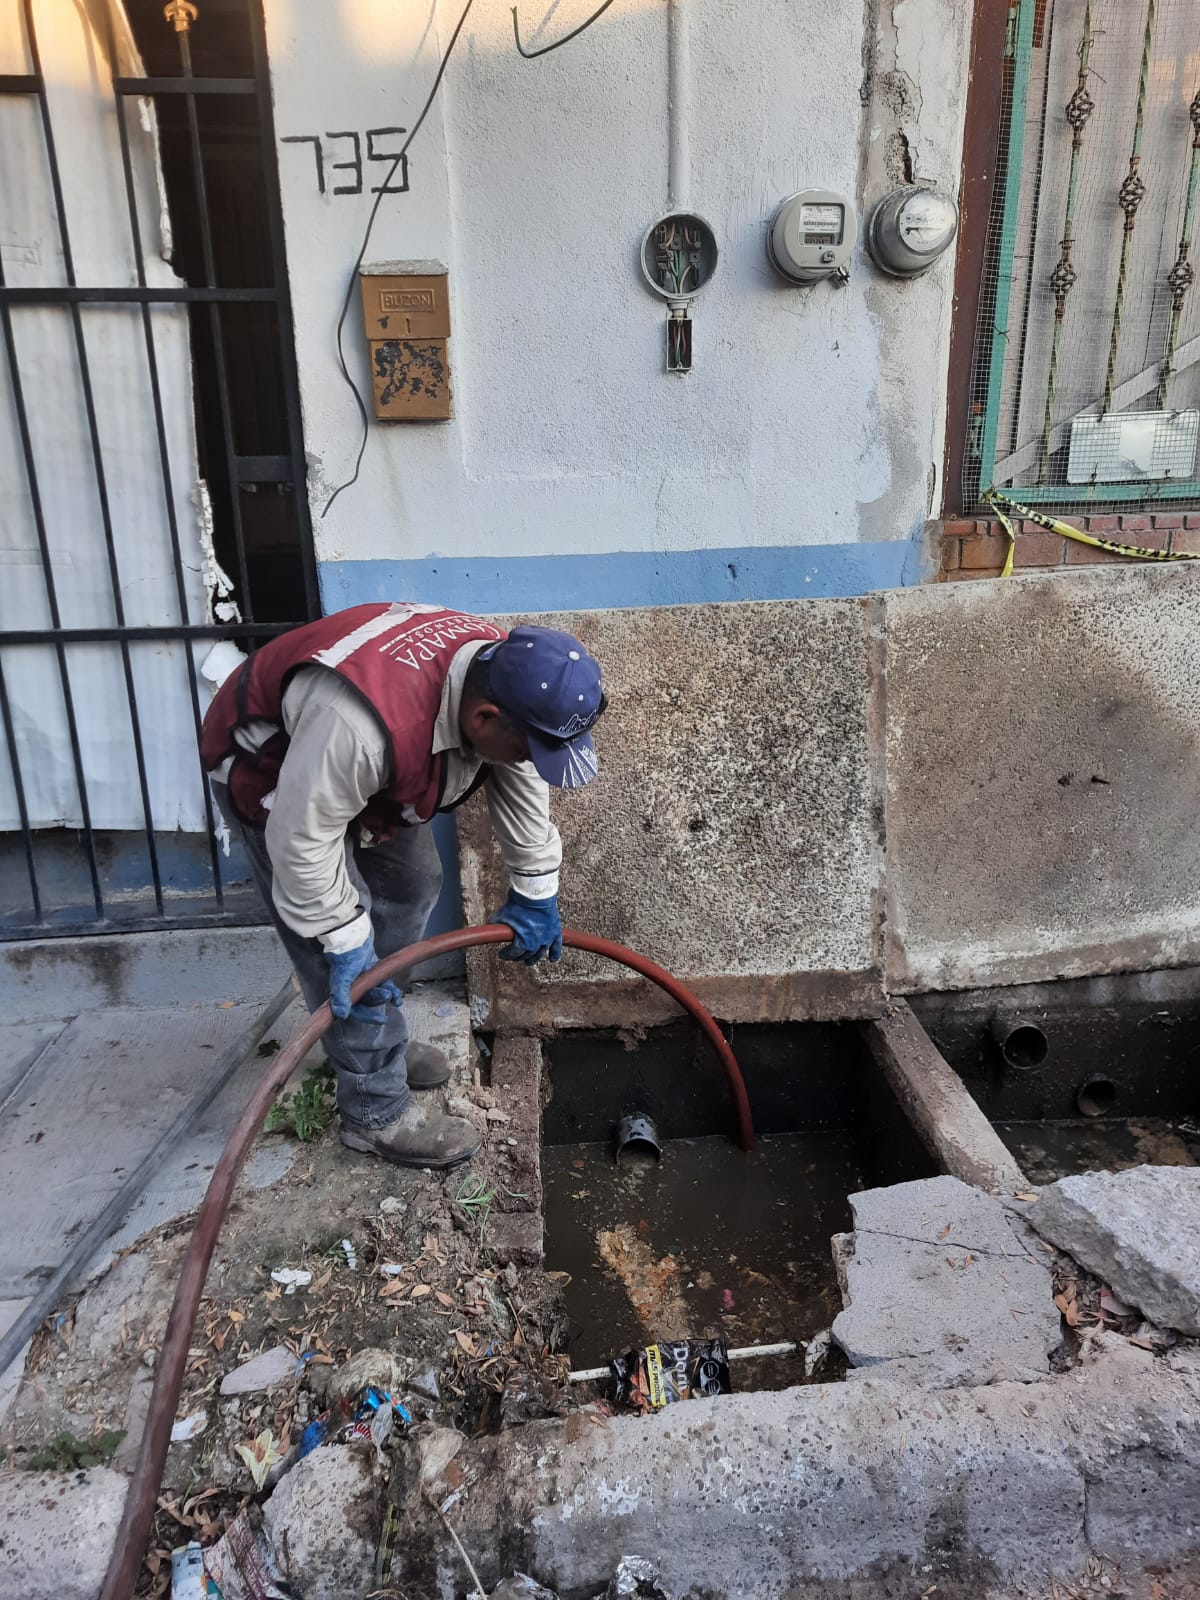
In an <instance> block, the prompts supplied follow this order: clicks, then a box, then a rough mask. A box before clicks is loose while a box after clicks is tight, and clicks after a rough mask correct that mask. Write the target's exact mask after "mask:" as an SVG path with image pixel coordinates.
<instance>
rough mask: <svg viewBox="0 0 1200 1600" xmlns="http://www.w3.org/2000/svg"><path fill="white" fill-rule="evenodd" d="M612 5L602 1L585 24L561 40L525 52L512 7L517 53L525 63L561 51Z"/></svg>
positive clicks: (515, 11)
mask: <svg viewBox="0 0 1200 1600" xmlns="http://www.w3.org/2000/svg"><path fill="white" fill-rule="evenodd" d="M612 3H613V0H604V4H603V5H602V6H599V7H597V9H596V10H595V11H593V12H592V14H591V16H590V17H588V18H587V20H586V21H585V22H581V23H580V24H579V26H578V27H577V28H572V29H571V31H570V33H565V34H564V35H563V36H562V38H561V39H556V40H555V41H554V43H553V44H544V45H543V46H542V47H541V49H540V50H526V48H525V46H524V45H523V44H522V43H521V29H520V27H519V25H518V23H517V8H516V6H514V7H513V8H512V19H513V38H514V39H515V40H516V42H517V53H518V54H519V55H522V56H524V57H525V60H526V61H536V60H537V58H538V56H548V55H549V54H550V52H551V50H561V49H562V47H563V45H565V44H570V42H571V40H572V39H578V37H579V35H580V34H581V33H584V32H586V30H587V29H588V28H590V27H591V25H592V23H593V22H597V21H599V19H600V18H601V17H602V16H603V15H604V13H605V12H606V11H607V10H608V8H609V6H610V5H612Z"/></svg>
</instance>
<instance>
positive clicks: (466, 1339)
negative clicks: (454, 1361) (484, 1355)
mask: <svg viewBox="0 0 1200 1600" xmlns="http://www.w3.org/2000/svg"><path fill="white" fill-rule="evenodd" d="M454 1337H455V1338H456V1339H457V1340H458V1343H459V1347H460V1348H461V1349H462V1350H464V1351H465V1352H466V1353H467V1355H469V1356H473V1355H475V1353H476V1351H475V1341H474V1339H472V1337H471V1335H470V1334H469V1333H464V1332H463V1331H462V1329H461V1328H455V1330H454Z"/></svg>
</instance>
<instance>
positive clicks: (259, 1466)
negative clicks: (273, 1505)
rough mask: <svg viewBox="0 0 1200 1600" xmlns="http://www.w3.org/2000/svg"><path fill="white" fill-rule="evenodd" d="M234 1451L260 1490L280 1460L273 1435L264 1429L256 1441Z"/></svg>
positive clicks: (267, 1429)
mask: <svg viewBox="0 0 1200 1600" xmlns="http://www.w3.org/2000/svg"><path fill="white" fill-rule="evenodd" d="M234 1449H235V1450H236V1451H237V1453H238V1455H239V1456H241V1458H242V1460H243V1461H244V1462H245V1463H246V1466H247V1468H248V1469H249V1472H250V1476H251V1478H252V1479H253V1480H254V1487H255V1488H256V1489H261V1488H262V1487H263V1485H264V1484H265V1483H266V1481H267V1474H268V1473H269V1472H270V1470H271V1468H272V1467H273V1466H274V1465H275V1463H276V1462H277V1461H278V1460H279V1459H280V1452H279V1447H278V1446H277V1444H276V1443H275V1435H274V1434H273V1433H272V1432H271V1430H270V1428H264V1429H263V1431H262V1432H261V1433H260V1434H259V1436H258V1438H257V1439H252V1440H251V1441H250V1443H249V1444H239V1445H235V1446H234ZM210 1492H215V1491H210ZM198 1498H199V1497H198Z"/></svg>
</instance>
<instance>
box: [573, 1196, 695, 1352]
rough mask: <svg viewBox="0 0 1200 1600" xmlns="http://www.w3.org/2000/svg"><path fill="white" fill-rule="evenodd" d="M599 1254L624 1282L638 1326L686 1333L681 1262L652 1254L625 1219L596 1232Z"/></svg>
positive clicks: (679, 1334)
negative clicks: (636, 1316) (635, 1313)
mask: <svg viewBox="0 0 1200 1600" xmlns="http://www.w3.org/2000/svg"><path fill="white" fill-rule="evenodd" d="M596 1245H597V1248H598V1249H599V1252H600V1258H601V1260H602V1261H603V1262H604V1264H605V1266H607V1267H608V1268H609V1270H610V1271H612V1272H614V1273H616V1275H617V1277H618V1278H619V1279H620V1280H621V1282H622V1283H623V1284H624V1286H625V1292H626V1293H627V1294H628V1296H629V1299H630V1303H631V1304H632V1306H633V1308H634V1310H635V1311H636V1312H637V1315H638V1318H639V1320H640V1322H641V1324H642V1326H643V1327H644V1328H646V1329H648V1330H649V1329H653V1330H656V1331H657V1332H658V1333H660V1334H661V1336H662V1337H663V1338H680V1337H682V1336H683V1335H685V1334H686V1333H687V1330H688V1323H689V1321H690V1313H689V1311H688V1307H687V1303H686V1301H685V1300H684V1298H683V1292H682V1291H683V1284H682V1281H681V1277H680V1269H681V1262H680V1261H679V1259H678V1257H676V1256H673V1255H667V1256H663V1257H661V1258H656V1257H655V1254H654V1252H653V1250H651V1248H650V1246H649V1245H648V1244H647V1242H646V1240H645V1239H644V1238H643V1237H641V1236H640V1235H639V1234H638V1232H637V1230H636V1229H635V1228H634V1227H632V1226H631V1225H630V1224H629V1223H627V1222H622V1223H620V1224H618V1226H617V1227H615V1228H609V1229H605V1230H603V1231H602V1232H600V1233H598V1234H597V1235H596Z"/></svg>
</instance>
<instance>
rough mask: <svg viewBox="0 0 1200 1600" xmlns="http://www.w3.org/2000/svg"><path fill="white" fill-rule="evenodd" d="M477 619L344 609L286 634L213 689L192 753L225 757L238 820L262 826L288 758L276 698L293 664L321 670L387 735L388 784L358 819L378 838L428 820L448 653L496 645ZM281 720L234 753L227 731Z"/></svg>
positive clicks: (413, 609)
mask: <svg viewBox="0 0 1200 1600" xmlns="http://www.w3.org/2000/svg"><path fill="white" fill-rule="evenodd" d="M505 637H506V635H505V633H504V631H503V629H501V628H497V627H495V626H494V625H493V624H492V623H490V622H485V621H484V620H483V618H482V617H472V616H470V615H468V614H467V613H466V612H463V611H445V610H443V609H442V608H441V607H440V606H426V605H417V604H409V603H400V604H397V605H387V604H379V605H368V606H352V607H351V608H350V609H349V610H348V611H337V612H335V613H334V614H333V615H332V616H329V617H322V618H321V619H320V620H319V621H317V622H309V623H306V624H305V625H304V626H303V627H301V628H293V629H292V631H291V632H290V633H285V634H281V635H280V637H279V638H278V639H272V640H271V642H270V643H269V644H266V645H264V646H263V647H262V649H261V650H258V651H256V652H255V654H254V655H252V656H251V657H250V659H249V660H248V661H246V662H244V663H243V665H242V666H241V667H240V668H239V669H238V671H237V672H234V673H232V674H231V675H230V676H229V677H228V678H227V679H226V680H225V682H224V683H223V684H222V685H221V687H220V689H219V690H218V691H217V695H216V698H215V699H214V700H213V703H212V705H211V706H210V707H209V709H208V714H207V715H206V716H205V718H204V729H203V732H202V734H201V739H200V753H201V756H202V757H203V760H204V765H205V767H206V769H207V770H208V771H209V772H212V771H213V770H214V769H215V768H217V767H219V766H220V765H221V763H222V762H223V761H225V760H226V759H227V758H228V757H230V756H232V757H233V758H234V759H233V764H232V766H231V767H230V769H229V775H228V777H227V779H226V782H227V784H228V786H229V793H230V796H231V798H232V800H233V804H234V808H235V810H236V811H237V813H238V815H239V816H240V817H241V818H242V820H243V821H245V822H249V823H252V824H253V825H254V826H255V827H259V828H261V827H264V826H265V825H266V820H267V810H266V808H265V807H264V805H263V801H264V800H265V799H266V798H267V797H268V796H269V795H270V794H271V793H272V792H273V791H274V789H275V785H276V783H277V782H278V779H279V769H280V767H281V766H282V765H283V758H284V756H285V755H286V753H287V747H288V737H287V734H286V733H285V732H284V731H283V727H282V723H283V697H284V694H285V693H286V691H287V686H288V682H289V681H290V679H291V676H292V674H293V673H294V672H295V671H296V670H297V669H298V668H299V667H307V666H322V667H326V668H328V669H329V670H330V671H332V672H336V673H337V674H338V676H339V677H340V678H342V679H343V680H344V681H345V682H346V683H349V684H351V685H352V686H353V687H354V688H355V689H356V690H357V691H358V693H359V694H360V695H361V696H362V698H363V700H365V701H366V703H367V705H369V706H370V708H371V710H372V711H373V712H374V713H375V715H376V716H377V717H378V719H379V723H380V726H381V727H382V729H383V731H384V734H385V736H386V738H387V747H388V780H387V783H386V784H385V785H384V787H383V789H382V790H381V791H380V792H379V794H378V795H376V797H375V798H374V799H373V800H372V802H371V804H370V805H369V806H368V807H367V809H366V810H365V811H364V812H363V814H362V818H361V820H362V821H363V822H365V823H366V824H367V826H368V827H370V829H371V830H372V832H374V833H375V834H377V835H379V836H380V837H385V838H386V836H387V835H388V834H389V833H391V832H392V831H393V830H394V829H395V828H396V827H397V826H400V825H402V824H404V823H411V822H413V821H414V820H418V821H421V822H427V821H428V820H429V818H430V817H431V816H432V815H433V814H434V812H435V811H436V810H437V809H438V807H439V805H440V804H441V799H442V792H443V790H444V788H445V783H446V760H445V754H444V753H439V754H438V755H434V754H433V748H432V746H433V728H434V724H435V722H436V721H437V718H438V712H439V710H440V709H441V702H442V689H443V686H444V685H445V682H446V674H447V672H448V671H449V670H450V662H451V659H452V658H453V656H454V654H455V652H456V651H458V650H460V649H461V648H462V647H463V646H464V645H466V644H470V643H472V642H473V641H474V640H480V639H483V640H488V641H489V642H490V641H493V640H496V639H503V638H505ZM254 721H263V722H274V723H278V724H280V729H279V732H278V733H277V734H275V735H274V736H273V737H272V738H271V739H269V740H268V741H267V743H266V744H264V745H263V746H262V747H261V748H260V749H259V750H256V751H253V752H252V751H249V750H243V749H242V747H241V745H240V744H238V743H237V741H236V740H235V738H234V732H235V730H236V729H238V728H239V727H242V726H244V725H245V724H246V723H248V722H254Z"/></svg>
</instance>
